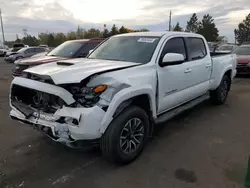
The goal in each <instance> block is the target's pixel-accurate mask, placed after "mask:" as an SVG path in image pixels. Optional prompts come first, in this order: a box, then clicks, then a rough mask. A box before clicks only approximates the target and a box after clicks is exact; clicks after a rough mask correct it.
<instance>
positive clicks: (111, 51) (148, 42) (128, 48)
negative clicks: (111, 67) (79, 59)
mask: <svg viewBox="0 0 250 188" xmlns="http://www.w3.org/2000/svg"><path fill="white" fill-rule="evenodd" d="M159 40H160V37H148V36H147V37H143V36H117V37H112V38H110V39H108V40H107V41H106V42H104V43H103V44H102V45H100V46H99V47H98V48H97V49H96V50H95V51H93V52H92V53H91V54H90V55H89V57H88V58H90V59H104V60H115V61H130V62H135V63H148V62H149V61H150V60H151V57H152V55H153V53H154V50H155V48H156V46H157V44H158V42H159Z"/></svg>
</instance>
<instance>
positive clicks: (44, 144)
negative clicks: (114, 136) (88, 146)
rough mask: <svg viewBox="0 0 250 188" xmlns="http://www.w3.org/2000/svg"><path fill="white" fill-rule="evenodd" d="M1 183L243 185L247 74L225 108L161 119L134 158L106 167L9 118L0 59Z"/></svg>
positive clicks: (165, 187)
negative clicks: (136, 157) (161, 123)
mask: <svg viewBox="0 0 250 188" xmlns="http://www.w3.org/2000/svg"><path fill="white" fill-rule="evenodd" d="M0 66H1V69H0V188H16V187H29V188H45V187H62V188H64V187H65V188H66V187H72V188H73V187H74V188H78V187H79V188H80V187H81V188H82V187H93V188H98V187H101V188H106V187H107V188H110V187H120V188H123V187H129V188H133V187H135V188H137V187H143V188H149V187H150V188H151V187H157V188H184V187H187V188H224V187H225V188H236V187H244V186H243V185H244V184H243V182H244V176H245V173H246V167H247V160H248V155H249V151H250V137H249V135H250V129H249V123H247V122H249V119H248V116H249V111H250V97H249V95H250V86H249V84H250V79H249V78H236V79H235V80H234V84H233V86H232V91H231V92H230V95H229V98H228V100H227V102H226V104H225V105H223V106H212V105H211V104H210V103H209V102H204V103H203V104H201V105H199V106H197V107H196V108H194V109H192V110H191V111H189V112H186V113H185V114H182V115H180V116H178V117H176V118H175V119H174V120H171V121H169V122H166V123H165V125H159V126H158V127H157V129H156V131H155V135H154V137H153V139H152V140H151V141H150V142H149V144H148V146H147V147H146V149H145V150H144V152H143V155H141V157H139V158H138V159H137V160H136V161H135V162H134V163H132V164H130V165H127V166H116V165H112V164H110V163H108V162H106V161H104V160H103V159H102V158H101V155H100V152H99V151H98V150H94V149H93V150H89V151H76V150H72V149H68V148H66V147H64V146H62V145H59V144H55V143H53V142H52V141H50V140H49V139H48V138H46V137H45V136H43V135H41V133H39V132H37V131H36V130H34V129H32V128H31V127H29V126H27V125H24V124H20V123H18V122H16V121H13V120H10V119H9V116H8V113H9V105H8V90H9V85H10V82H11V80H12V77H11V69H12V68H13V64H8V63H5V62H4V61H3V59H0Z"/></svg>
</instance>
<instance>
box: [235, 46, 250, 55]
mask: <svg viewBox="0 0 250 188" xmlns="http://www.w3.org/2000/svg"><path fill="white" fill-rule="evenodd" d="M233 53H235V54H236V55H250V46H240V47H238V48H236V49H235V50H234V51H233Z"/></svg>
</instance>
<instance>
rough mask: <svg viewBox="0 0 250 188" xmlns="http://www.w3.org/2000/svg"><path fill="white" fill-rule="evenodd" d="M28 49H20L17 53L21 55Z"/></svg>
mask: <svg viewBox="0 0 250 188" xmlns="http://www.w3.org/2000/svg"><path fill="white" fill-rule="evenodd" d="M27 49H28V48H22V49H20V50H18V51H17V52H18V53H22V52H24V51H25V50H27Z"/></svg>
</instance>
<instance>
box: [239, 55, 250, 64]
mask: <svg viewBox="0 0 250 188" xmlns="http://www.w3.org/2000/svg"><path fill="white" fill-rule="evenodd" d="M237 63H241V64H247V63H250V55H237Z"/></svg>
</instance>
